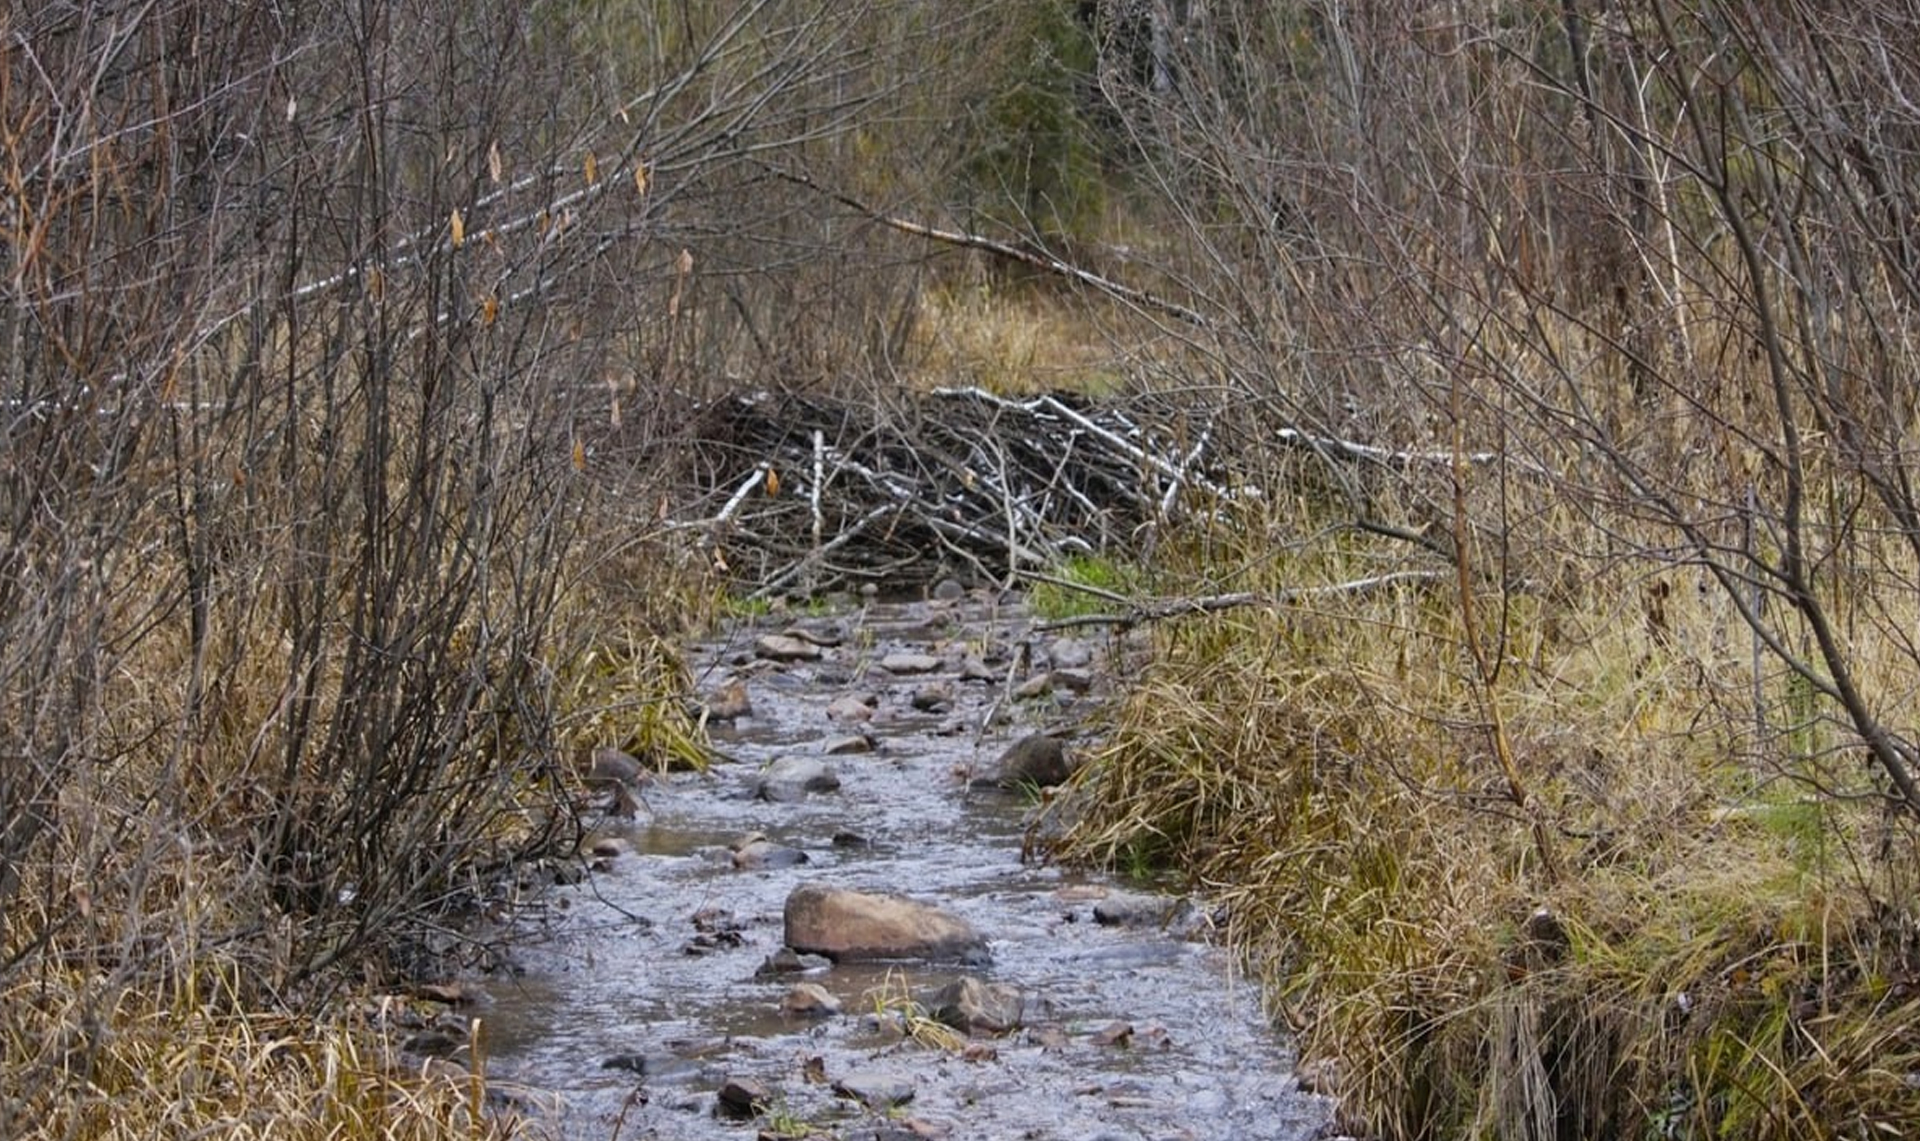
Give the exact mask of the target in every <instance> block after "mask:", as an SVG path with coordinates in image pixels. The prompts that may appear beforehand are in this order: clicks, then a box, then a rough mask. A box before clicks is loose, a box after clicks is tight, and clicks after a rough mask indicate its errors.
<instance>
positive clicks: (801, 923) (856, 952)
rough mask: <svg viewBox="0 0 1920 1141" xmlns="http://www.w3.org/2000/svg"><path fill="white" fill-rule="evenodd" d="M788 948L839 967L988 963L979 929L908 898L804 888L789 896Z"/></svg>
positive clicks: (817, 887) (829, 888) (873, 893)
mask: <svg viewBox="0 0 1920 1141" xmlns="http://www.w3.org/2000/svg"><path fill="white" fill-rule="evenodd" d="M786 934H787V946H789V947H791V948H793V949H794V950H796V951H801V952H811V953H813V954H817V955H825V956H826V957H827V958H829V959H832V960H834V961H835V962H851V961H858V960H867V959H932V960H937V961H959V962H966V963H984V962H986V961H987V959H988V954H987V941H986V940H985V939H984V938H982V937H981V935H980V933H979V932H978V931H975V930H974V929H973V925H972V924H970V923H968V922H967V921H966V920H964V919H961V918H960V917H959V916H957V915H953V914H950V913H948V912H945V911H942V910H941V909H939V908H937V907H934V906H933V905H932V904H927V903H921V902H920V901H919V900H915V899H909V898H908V897H906V896H904V895H895V894H893V893H891V892H864V891H848V890H845V889H843V888H833V887H822V886H820V885H818V884H803V885H801V886H800V887H797V888H794V889H793V891H792V893H791V894H789V895H788V896H787V907H786Z"/></svg>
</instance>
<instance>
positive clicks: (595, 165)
mask: <svg viewBox="0 0 1920 1141" xmlns="http://www.w3.org/2000/svg"><path fill="white" fill-rule="evenodd" d="M598 181H600V163H599V160H597V159H595V158H594V157H593V152H592V151H588V152H587V185H588V186H592V185H593V184H594V183H596V182H598Z"/></svg>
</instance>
